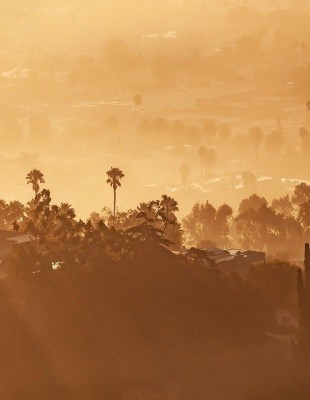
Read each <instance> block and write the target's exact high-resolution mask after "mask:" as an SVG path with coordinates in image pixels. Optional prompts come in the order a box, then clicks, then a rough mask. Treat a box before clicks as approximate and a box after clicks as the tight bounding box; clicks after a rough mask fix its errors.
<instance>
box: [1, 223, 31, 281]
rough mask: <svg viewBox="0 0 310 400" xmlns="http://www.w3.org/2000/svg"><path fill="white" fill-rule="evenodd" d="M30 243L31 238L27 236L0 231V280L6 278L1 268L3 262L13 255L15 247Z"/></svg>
mask: <svg viewBox="0 0 310 400" xmlns="http://www.w3.org/2000/svg"><path fill="white" fill-rule="evenodd" d="M30 241H31V238H30V236H29V235H27V234H24V233H19V232H15V231H6V230H2V229H0V279H3V278H5V277H6V273H5V271H4V270H3V268H1V264H2V263H3V261H4V260H5V259H6V258H8V257H9V256H10V255H11V254H12V253H13V250H14V248H15V247H16V246H20V245H22V244H23V243H29V242H30Z"/></svg>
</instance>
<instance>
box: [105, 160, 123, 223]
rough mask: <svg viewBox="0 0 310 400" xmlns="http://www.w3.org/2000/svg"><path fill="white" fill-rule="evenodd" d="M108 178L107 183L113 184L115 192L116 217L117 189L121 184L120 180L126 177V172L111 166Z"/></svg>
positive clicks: (114, 207)
mask: <svg viewBox="0 0 310 400" xmlns="http://www.w3.org/2000/svg"><path fill="white" fill-rule="evenodd" d="M107 175H108V179H107V183H109V184H110V185H111V187H112V188H113V192H114V203H113V204H114V206H113V217H114V219H115V215H116V189H117V188H118V187H119V186H121V182H120V180H121V179H122V178H124V176H125V175H124V173H123V171H121V170H120V169H119V168H115V167H111V168H110V169H109V171H107Z"/></svg>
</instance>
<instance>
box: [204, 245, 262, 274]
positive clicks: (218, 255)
mask: <svg viewBox="0 0 310 400" xmlns="http://www.w3.org/2000/svg"><path fill="white" fill-rule="evenodd" d="M200 250H203V251H204V252H205V254H206V255H207V257H208V258H209V259H211V260H213V261H214V262H215V263H216V264H217V266H218V267H219V269H220V271H221V272H222V273H223V274H229V273H232V272H234V273H238V274H240V275H244V274H247V273H248V272H249V269H250V267H251V266H252V265H258V264H264V263H265V253H264V252H260V251H252V250H239V249H227V250H226V249H220V248H217V247H208V248H204V249H200Z"/></svg>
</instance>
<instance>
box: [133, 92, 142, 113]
mask: <svg viewBox="0 0 310 400" xmlns="http://www.w3.org/2000/svg"><path fill="white" fill-rule="evenodd" d="M133 102H134V103H135V110H136V111H137V108H138V107H139V106H140V105H141V103H142V97H141V95H140V94H136V95H134V96H133Z"/></svg>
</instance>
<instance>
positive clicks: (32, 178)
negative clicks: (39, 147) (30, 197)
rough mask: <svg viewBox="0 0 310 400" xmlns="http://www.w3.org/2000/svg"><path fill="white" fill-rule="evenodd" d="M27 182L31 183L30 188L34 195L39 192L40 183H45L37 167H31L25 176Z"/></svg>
mask: <svg viewBox="0 0 310 400" xmlns="http://www.w3.org/2000/svg"><path fill="white" fill-rule="evenodd" d="M26 179H27V183H28V184H29V183H30V184H31V185H32V189H33V190H34V194H35V197H36V196H37V194H38V193H39V190H40V184H41V183H45V179H44V175H43V174H42V172H41V171H40V170H38V169H33V170H32V171H30V172H29V173H28V175H27V176H26Z"/></svg>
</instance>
